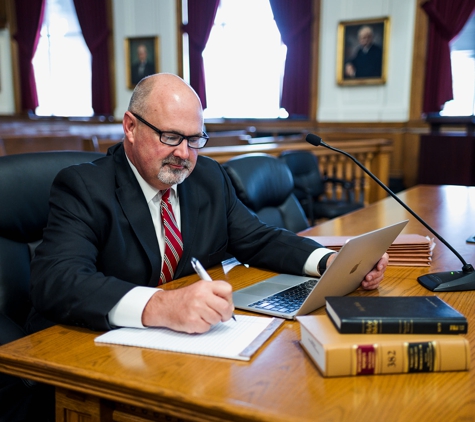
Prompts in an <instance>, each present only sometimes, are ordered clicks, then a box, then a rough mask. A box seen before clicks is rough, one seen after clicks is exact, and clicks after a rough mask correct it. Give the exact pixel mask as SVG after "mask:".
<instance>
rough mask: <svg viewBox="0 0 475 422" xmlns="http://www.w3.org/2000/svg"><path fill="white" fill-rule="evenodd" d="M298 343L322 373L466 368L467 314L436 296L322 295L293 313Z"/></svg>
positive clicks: (384, 372)
mask: <svg viewBox="0 0 475 422" xmlns="http://www.w3.org/2000/svg"><path fill="white" fill-rule="evenodd" d="M297 320H298V322H299V323H300V332H301V340H300V344H301V345H302V348H303V349H304V350H305V351H306V352H307V354H308V355H309V356H310V358H311V359H312V361H313V362H314V363H315V365H316V366H317V368H318V369H319V371H320V372H321V373H322V375H323V376H325V377H337V376H352V375H378V374H396V373H420V372H442V371H466V370H468V369H469V367H470V345H469V342H468V340H467V339H466V338H465V337H464V336H463V335H462V334H465V333H467V331H468V322H467V319H466V318H465V317H464V316H463V315H462V314H461V313H459V312H458V311H457V310H455V309H454V308H452V307H451V306H450V305H448V304H447V303H446V302H444V301H442V300H441V299H439V298H438V297H436V296H417V297H415V296H412V297H399V296H398V297H373V296H344V297H327V315H318V316H315V315H307V316H300V317H297Z"/></svg>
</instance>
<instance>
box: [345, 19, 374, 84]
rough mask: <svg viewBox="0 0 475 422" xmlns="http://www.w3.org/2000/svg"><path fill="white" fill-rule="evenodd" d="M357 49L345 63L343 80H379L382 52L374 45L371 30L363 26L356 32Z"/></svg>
mask: <svg viewBox="0 0 475 422" xmlns="http://www.w3.org/2000/svg"><path fill="white" fill-rule="evenodd" d="M358 43H359V45H358V48H357V50H356V52H355V54H354V55H353V56H352V57H351V58H350V59H349V60H348V61H347V62H346V63H345V78H380V77H381V76H382V65H383V50H382V48H381V47H380V46H379V45H377V44H375V43H374V33H373V29H372V28H371V26H369V25H364V26H362V27H361V28H360V29H359V30H358Z"/></svg>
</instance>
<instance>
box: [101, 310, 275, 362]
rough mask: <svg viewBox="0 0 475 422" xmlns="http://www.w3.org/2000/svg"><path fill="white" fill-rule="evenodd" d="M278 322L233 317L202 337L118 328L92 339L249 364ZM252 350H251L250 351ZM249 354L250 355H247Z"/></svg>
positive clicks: (271, 319)
mask: <svg viewBox="0 0 475 422" xmlns="http://www.w3.org/2000/svg"><path fill="white" fill-rule="evenodd" d="M282 322H283V320H281V319H280V318H270V317H260V316H259V317H256V316H248V315H236V321H234V320H232V319H230V320H229V321H226V322H222V323H219V324H217V325H215V326H213V327H212V328H211V329H210V330H209V331H208V332H206V333H203V334H186V333H180V332H177V331H173V330H169V329H167V328H119V329H117V330H112V331H108V332H107V333H105V334H102V335H101V336H99V337H96V338H95V340H94V341H95V342H96V343H108V344H119V345H124V346H137V347H145V348H149V349H158V350H165V351H170V352H178V353H191V354H196V355H204V356H214V357H221V358H228V359H239V360H250V358H251V356H252V354H254V353H255V352H256V351H257V349H258V348H259V347H260V346H262V344H263V343H264V342H265V341H266V340H267V338H269V336H270V335H271V334H272V333H273V332H274V331H275V330H276V329H277V328H278V327H279V326H280V325H281V324H282ZM249 346H251V347H249ZM250 350H252V352H249V351H250Z"/></svg>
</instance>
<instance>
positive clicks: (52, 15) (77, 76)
mask: <svg viewBox="0 0 475 422" xmlns="http://www.w3.org/2000/svg"><path fill="white" fill-rule="evenodd" d="M33 67H34V70H35V80H36V87H37V91H38V101H39V106H38V107H37V109H36V114H37V115H39V116H92V115H93V109H92V105H91V104H92V99H91V54H90V52H89V49H88V48H87V46H86V43H85V41H84V37H83V36H82V32H81V28H80V26H79V22H78V19H77V15H76V9H75V8H74V4H73V0H47V1H46V10H45V15H44V21H43V26H42V27H41V37H40V40H39V43H38V48H37V50H36V53H35V57H34V58H33Z"/></svg>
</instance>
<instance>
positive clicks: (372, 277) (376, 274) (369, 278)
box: [327, 253, 389, 290]
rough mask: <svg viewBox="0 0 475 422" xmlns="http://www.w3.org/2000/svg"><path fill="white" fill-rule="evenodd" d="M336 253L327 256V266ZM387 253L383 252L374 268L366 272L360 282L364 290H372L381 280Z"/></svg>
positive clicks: (387, 258) (387, 259) (385, 265)
mask: <svg viewBox="0 0 475 422" xmlns="http://www.w3.org/2000/svg"><path fill="white" fill-rule="evenodd" d="M336 255H337V254H333V255H331V256H330V257H329V258H328V262H327V267H328V266H329V265H330V264H331V263H332V262H333V260H334V259H335V258H336ZM388 262H389V255H388V254H387V253H385V254H384V255H383V256H382V257H381V259H380V260H379V261H378V263H377V264H376V265H375V266H374V268H373V269H372V270H371V271H370V272H369V273H368V274H366V276H365V278H364V280H363V281H362V282H361V287H362V288H363V289H365V290H373V289H377V288H378V287H379V284H380V283H381V281H382V280H383V277H384V272H385V271H386V268H387V266H388Z"/></svg>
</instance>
